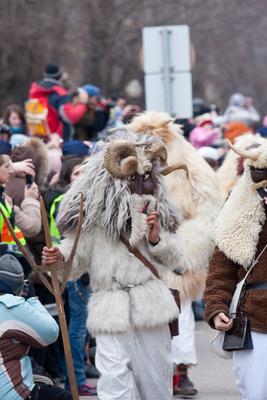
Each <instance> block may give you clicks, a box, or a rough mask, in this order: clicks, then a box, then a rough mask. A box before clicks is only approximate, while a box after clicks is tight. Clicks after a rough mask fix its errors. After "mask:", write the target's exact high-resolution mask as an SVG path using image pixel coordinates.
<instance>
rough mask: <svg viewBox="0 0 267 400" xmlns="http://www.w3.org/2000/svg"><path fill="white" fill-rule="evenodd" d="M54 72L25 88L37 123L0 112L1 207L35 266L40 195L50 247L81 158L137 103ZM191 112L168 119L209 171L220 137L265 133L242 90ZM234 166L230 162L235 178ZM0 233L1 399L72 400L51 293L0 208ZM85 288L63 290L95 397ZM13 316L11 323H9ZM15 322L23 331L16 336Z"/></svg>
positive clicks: (88, 390)
mask: <svg viewBox="0 0 267 400" xmlns="http://www.w3.org/2000/svg"><path fill="white" fill-rule="evenodd" d="M63 76H64V74H63V71H62V70H61V69H60V68H59V67H58V66H57V65H54V64H49V65H47V66H46V68H45V71H44V74H43V77H42V79H41V80H40V81H39V82H33V83H32V85H31V87H30V90H29V95H28V101H29V102H31V101H34V102H35V103H30V104H35V105H38V106H40V105H41V106H42V110H43V111H45V118H46V119H45V121H44V120H42V118H41V112H38V110H37V111H36V113H35V120H34V119H32V116H29V115H28V114H29V111H28V110H27V107H26V112H25V111H24V108H22V107H21V106H19V105H17V104H12V105H9V106H8V107H6V109H5V110H3V113H2V119H1V122H0V208H1V210H2V212H3V213H4V214H5V216H6V217H7V218H8V220H9V221H10V223H11V225H12V226H13V229H14V230H15V232H16V234H17V237H18V238H19V240H20V242H21V244H22V245H23V246H27V248H28V249H29V251H30V252H31V254H32V255H33V257H34V259H35V261H36V263H37V264H41V263H42V249H43V247H44V245H45V237H44V231H43V227H42V223H41V214H40V201H39V199H40V195H41V196H43V199H44V203H45V207H46V211H47V215H48V218H49V223H50V233H51V237H52V240H53V243H54V244H57V243H58V242H59V241H60V239H61V237H60V233H59V231H58V229H57V227H56V222H55V221H56V214H57V209H58V207H59V204H60V202H61V200H62V197H63V196H64V193H65V191H66V190H67V189H68V187H69V185H71V183H72V182H73V181H74V180H75V179H76V178H77V177H78V176H79V174H81V173H82V168H81V166H82V163H83V160H84V159H85V158H86V157H88V156H90V154H92V153H93V152H94V151H96V149H97V143H98V141H99V140H103V139H105V137H106V136H107V135H108V132H109V130H110V129H112V128H117V127H119V126H120V125H123V124H127V123H128V122H130V121H131V119H132V118H133V117H134V116H135V115H137V114H138V113H139V112H140V111H141V110H140V107H139V106H137V105H131V104H127V101H126V99H125V98H124V97H123V96H118V97H116V98H115V97H110V98H108V97H103V96H102V94H101V91H100V89H99V88H98V87H97V86H94V85H92V84H85V85H83V86H81V87H79V88H77V89H76V90H75V91H72V92H70V91H69V90H68V89H66V84H65V82H64V80H63V79H62V78H63ZM193 108H194V116H193V117H192V118H191V119H188V120H180V119H177V120H176V122H177V123H178V124H180V125H182V127H183V130H184V135H185V137H186V138H187V139H188V140H189V141H190V142H191V144H192V145H193V146H194V147H195V148H196V150H197V151H198V152H199V153H200V154H201V156H203V158H205V159H206V161H207V162H208V163H209V164H210V166H211V167H212V168H213V169H215V170H219V169H220V168H222V165H223V162H224V161H225V160H226V158H227V152H228V145H227V141H226V139H228V140H229V141H230V142H232V143H234V142H236V141H238V140H239V138H240V137H241V136H244V137H249V138H250V142H251V137H252V138H253V140H252V142H253V141H254V139H255V138H259V137H261V138H265V137H266V136H267V117H264V119H263V124H262V126H261V123H260V115H259V113H258V112H257V111H256V109H255V107H254V106H253V100H252V98H250V97H246V96H244V95H243V94H241V93H235V94H233V95H232V96H231V97H230V99H229V105H228V106H227V108H226V110H225V111H224V112H223V113H219V111H218V110H217V108H216V107H215V106H214V105H206V104H205V103H204V101H203V100H202V99H200V98H198V99H195V100H194V103H193ZM27 113H28V114H27ZM38 118H39V119H38ZM44 122H45V123H44ZM34 123H35V128H36V127H37V126H38V124H39V125H41V124H43V126H44V127H45V128H44V130H43V131H40V132H41V133H38V131H35V128H34ZM36 129H37V128H36ZM255 141H256V142H257V140H256V139H255ZM249 145H256V144H255V143H254V142H253V143H250V144H249ZM241 172H242V165H240V163H239V164H238V169H237V170H236V175H237V176H238V175H240V174H241ZM0 237H1V243H0V255H1V257H0V326H1V327H2V329H1V336H0V353H1V355H2V357H0V359H1V361H0V391H1V394H2V393H5V396H4V397H2V398H5V400H14V399H16V398H22V399H48V398H53V399H54V400H56V399H71V398H72V397H71V395H70V391H69V390H70V388H69V382H68V379H67V374H66V366H65V361H64V352H63V349H62V342H61V338H60V332H59V331H58V324H57V323H58V313H57V307H56V304H55V299H54V298H53V296H52V295H51V294H50V293H49V292H48V290H47V289H46V288H45V287H44V286H43V284H42V282H41V281H40V280H39V278H38V276H37V275H36V274H35V273H34V272H33V271H32V269H31V267H30V265H29V263H28V262H27V260H26V259H25V258H24V256H23V254H22V253H21V252H20V251H19V249H18V247H17V245H16V243H15V242H14V240H13V238H12V236H11V235H10V232H9V230H8V227H7V226H6V224H5V221H4V219H3V217H2V214H1V215H0ZM26 280H27V282H26ZM29 282H30V283H29ZM90 293H91V291H90V276H89V275H88V274H84V275H82V276H81V277H80V278H79V279H78V280H77V281H69V282H68V285H67V288H66V290H65V292H64V293H63V298H64V305H65V313H66V316H67V320H68V329H69V336H70V342H71V350H72V356H73V363H74V369H75V375H76V380H77V385H78V390H79V394H80V396H91V395H95V394H96V387H95V386H93V385H90V384H88V383H87V378H97V377H98V371H97V370H96V368H95V366H94V357H93V349H94V346H95V344H94V340H93V338H91V337H90V332H87V330H86V318H87V303H88V299H89V298H90ZM36 296H38V299H39V300H37V297H36ZM13 320H16V326H12V321H13ZM6 321H9V323H6ZM19 324H21V326H23V327H24V328H23V329H24V333H23V334H22V333H21V332H22V331H21V329H20V327H19ZM3 332H4V333H3ZM6 371H7V372H6ZM18 371H20V373H18ZM7 373H8V376H9V377H11V379H9V378H7ZM63 384H64V385H65V389H60V388H59V386H58V385H61V386H62V385H63ZM14 393H15V394H14ZM16 395H17V396H18V397H16ZM49 396H50V397H49Z"/></svg>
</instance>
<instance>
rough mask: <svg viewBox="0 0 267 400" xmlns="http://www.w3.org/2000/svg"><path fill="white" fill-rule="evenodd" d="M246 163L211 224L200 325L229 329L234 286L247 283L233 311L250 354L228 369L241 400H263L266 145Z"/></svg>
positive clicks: (266, 361)
mask: <svg viewBox="0 0 267 400" xmlns="http://www.w3.org/2000/svg"><path fill="white" fill-rule="evenodd" d="M233 149H234V150H235V151H236V152H237V154H239V155H240V156H242V157H243V158H244V159H247V161H246V162H245V170H244V174H243V176H242V177H241V178H240V180H239V181H238V183H237V185H236V186H235V187H234V189H233V191H232V193H231V194H230V196H229V198H228V200H227V201H226V203H225V204H224V207H223V209H222V211H221V213H220V215H219V217H218V220H217V221H216V234H215V241H216V249H215V252H214V255H213V257H212V260H211V262H210V267H209V274H208V279H207V288H206V294H205V297H206V319H207V321H208V322H209V324H210V325H211V326H212V327H213V328H216V329H218V330H222V331H228V330H230V329H231V328H232V326H233V329H235V327H236V323H234V324H233V319H231V318H232V317H234V316H231V315H229V304H230V301H231V299H232V296H233V293H234V290H235V287H236V284H237V283H238V282H239V281H241V279H243V278H244V276H245V274H246V272H247V271H248V269H249V268H250V266H251V264H252V262H253V261H254V260H255V259H257V258H258V260H257V263H256V265H255V266H254V267H253V269H252V270H251V272H250V273H249V275H248V278H247V285H246V289H245V291H244V293H243V296H242V298H243V300H242V302H241V303H240V304H239V307H238V309H237V314H236V315H237V316H238V315H240V314H239V311H241V312H242V313H243V315H244V316H245V317H247V318H248V320H249V322H250V327H251V335H252V342H253V350H250V351H246V350H243V351H234V352H233V368H234V373H235V376H236V383H237V386H238V389H239V391H240V394H241V396H242V399H243V400H246V399H249V400H259V399H265V398H266V393H267V381H266V374H267V358H266V357H265V354H266V353H267V319H266V307H267V268H266V263H267V249H266V247H265V246H266V245H267V222H266V210H267V189H266V187H267V145H266V143H264V144H262V145H261V146H260V147H258V148H257V149H252V150H249V151H248V150H247V151H245V150H242V151H241V150H240V149H238V148H235V147H234V148H233Z"/></svg>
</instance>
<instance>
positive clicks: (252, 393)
mask: <svg viewBox="0 0 267 400" xmlns="http://www.w3.org/2000/svg"><path fill="white" fill-rule="evenodd" d="M251 335H252V342H253V350H243V351H234V352H233V368H234V373H235V378H236V385H237V388H238V390H239V392H240V394H241V396H242V400H266V399H267V334H266V333H258V332H251Z"/></svg>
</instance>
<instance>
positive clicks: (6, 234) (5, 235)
mask: <svg viewBox="0 0 267 400" xmlns="http://www.w3.org/2000/svg"><path fill="white" fill-rule="evenodd" d="M0 207H1V209H2V211H3V212H4V214H5V216H6V217H7V219H10V217H11V213H12V209H11V207H10V206H9V205H8V204H7V203H5V206H4V205H3V204H2V203H0ZM14 232H15V234H16V236H17V238H18V240H19V241H20V243H21V244H22V245H23V246H25V245H26V240H25V238H24V236H23V233H22V232H21V230H20V229H19V228H18V227H17V226H16V225H15V227H14ZM0 243H5V244H14V245H15V244H16V242H14V240H13V237H12V236H11V233H10V231H9V229H8V226H7V224H6V223H5V220H4V218H3V217H2V215H0Z"/></svg>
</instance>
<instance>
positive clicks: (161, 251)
mask: <svg viewBox="0 0 267 400" xmlns="http://www.w3.org/2000/svg"><path fill="white" fill-rule="evenodd" d="M149 252H150V253H151V254H152V255H153V257H155V258H156V260H157V261H158V262H160V263H161V264H163V265H164V266H166V267H168V268H170V269H171V270H175V269H177V268H178V269H179V266H180V264H181V263H182V260H183V254H184V241H183V239H182V237H181V236H180V235H178V234H177V233H176V234H174V233H169V232H161V233H160V241H159V243H158V244H157V245H156V246H152V245H150V244H149Z"/></svg>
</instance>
